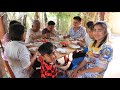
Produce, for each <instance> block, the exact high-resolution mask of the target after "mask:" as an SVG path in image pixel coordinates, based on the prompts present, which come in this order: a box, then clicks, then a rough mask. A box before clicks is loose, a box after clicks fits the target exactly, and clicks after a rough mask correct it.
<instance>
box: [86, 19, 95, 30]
mask: <svg viewBox="0 0 120 90" xmlns="http://www.w3.org/2000/svg"><path fill="white" fill-rule="evenodd" d="M86 26H87V27H88V28H89V29H90V30H93V26H94V22H93V21H88V22H87V23H86Z"/></svg>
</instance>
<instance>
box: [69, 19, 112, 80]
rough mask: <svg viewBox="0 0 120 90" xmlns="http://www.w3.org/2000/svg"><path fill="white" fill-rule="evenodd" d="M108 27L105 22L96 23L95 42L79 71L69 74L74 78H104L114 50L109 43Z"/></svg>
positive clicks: (90, 46) (91, 45)
mask: <svg viewBox="0 0 120 90" xmlns="http://www.w3.org/2000/svg"><path fill="white" fill-rule="evenodd" d="M107 29H108V26H107V25H106V23H105V22H103V21H99V22H96V23H95V25H94V29H93V36H94V39H95V40H94V42H93V43H91V44H90V45H89V50H88V53H87V55H86V57H85V58H84V60H83V61H82V62H81V63H80V65H79V66H78V68H77V69H75V70H74V71H73V73H72V71H71V72H70V73H69V75H71V73H72V75H71V76H72V77H74V78H102V77H103V76H104V73H105V71H106V69H107V67H108V64H109V62H110V61H111V60H112V56H113V49H112V47H111V46H110V44H109V43H108V42H107V41H108V40H107V37H108V31H107Z"/></svg>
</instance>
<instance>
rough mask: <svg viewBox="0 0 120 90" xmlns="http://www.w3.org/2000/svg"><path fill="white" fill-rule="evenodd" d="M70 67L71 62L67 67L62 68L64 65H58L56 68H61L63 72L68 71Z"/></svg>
mask: <svg viewBox="0 0 120 90" xmlns="http://www.w3.org/2000/svg"><path fill="white" fill-rule="evenodd" d="M70 65H71V61H69V62H68V63H67V65H66V66H62V65H56V66H57V68H60V69H62V70H67V69H68V68H69V67H70Z"/></svg>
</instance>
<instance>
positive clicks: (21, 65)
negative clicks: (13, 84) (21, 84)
mask: <svg viewBox="0 0 120 90" xmlns="http://www.w3.org/2000/svg"><path fill="white" fill-rule="evenodd" d="M9 29H10V31H9V37H10V42H8V43H7V45H6V46H5V52H4V54H6V55H7V58H8V59H7V61H8V63H9V65H10V67H11V69H12V71H13V73H14V75H15V77H16V78H29V77H30V75H31V74H32V72H33V69H32V65H33V64H34V62H35V60H36V57H37V52H36V53H35V54H34V55H33V57H31V54H30V52H29V51H28V49H27V47H26V46H25V45H24V42H23V40H24V31H25V28H24V26H23V25H21V24H18V23H15V24H13V25H11V26H10V28H9Z"/></svg>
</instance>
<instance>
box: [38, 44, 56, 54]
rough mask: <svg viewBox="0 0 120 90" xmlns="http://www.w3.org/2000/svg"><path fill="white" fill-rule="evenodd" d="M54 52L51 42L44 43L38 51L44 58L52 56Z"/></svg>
mask: <svg viewBox="0 0 120 90" xmlns="http://www.w3.org/2000/svg"><path fill="white" fill-rule="evenodd" d="M53 50H54V45H53V44H52V43H51V42H47V43H43V44H42V45H41V46H40V47H39V49H38V51H39V52H40V54H41V55H42V56H43V55H45V54H48V55H50V54H51V53H52V52H53Z"/></svg>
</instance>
